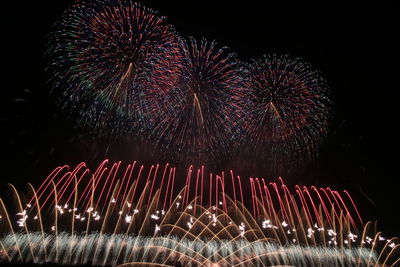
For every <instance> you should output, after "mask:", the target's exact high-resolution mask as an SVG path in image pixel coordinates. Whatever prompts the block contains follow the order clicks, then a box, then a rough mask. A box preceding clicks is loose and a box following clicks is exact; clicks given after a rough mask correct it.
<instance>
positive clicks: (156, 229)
mask: <svg viewBox="0 0 400 267" xmlns="http://www.w3.org/2000/svg"><path fill="white" fill-rule="evenodd" d="M160 230H161V229H160V226H158V225H157V224H156V228H155V229H154V233H157V232H158V231H160Z"/></svg>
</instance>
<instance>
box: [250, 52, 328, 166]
mask: <svg viewBox="0 0 400 267" xmlns="http://www.w3.org/2000/svg"><path fill="white" fill-rule="evenodd" d="M244 69H245V70H244V73H243V79H244V84H245V87H246V88H247V89H248V90H249V92H250V94H251V97H250V99H249V102H248V105H247V112H246V114H247V116H246V117H245V120H244V122H243V123H244V129H245V130H246V133H245V139H247V140H248V142H246V145H247V147H248V148H249V150H250V151H251V153H252V154H256V158H263V159H267V161H268V162H271V164H273V165H275V166H273V168H275V167H279V164H280V163H282V162H284V161H288V162H290V161H296V160H298V159H306V158H312V157H314V155H315V152H316V150H317V148H318V146H319V145H320V144H321V142H322V141H323V139H324V136H325V134H326V133H327V127H328V119H329V117H330V111H331V102H330V100H329V91H328V88H327V85H326V82H325V80H324V79H323V78H322V77H321V76H320V74H319V73H318V72H317V71H316V70H314V69H313V67H312V66H311V65H309V64H308V63H304V62H302V60H301V59H299V58H290V57H289V56H287V55H271V56H264V58H263V59H258V60H252V61H251V62H250V63H247V64H245V68H244Z"/></svg>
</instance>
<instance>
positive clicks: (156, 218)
mask: <svg viewBox="0 0 400 267" xmlns="http://www.w3.org/2000/svg"><path fill="white" fill-rule="evenodd" d="M150 218H152V219H153V220H158V219H160V217H158V216H157V215H155V214H151V215H150Z"/></svg>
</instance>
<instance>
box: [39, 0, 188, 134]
mask: <svg viewBox="0 0 400 267" xmlns="http://www.w3.org/2000/svg"><path fill="white" fill-rule="evenodd" d="M179 42H180V38H179V37H178V35H177V33H176V32H175V31H174V29H173V27H172V26H170V25H168V24H167V23H166V18H165V17H160V16H159V15H158V13H157V12H156V11H154V10H152V9H149V8H146V7H144V6H143V5H141V4H139V3H134V2H132V1H130V0H100V1H97V0H96V1H94V0H84V1H79V2H76V3H75V4H74V5H73V6H72V7H71V8H70V9H69V10H67V11H66V12H65V14H64V16H63V19H62V20H61V21H60V22H59V23H58V24H56V26H55V30H54V33H53V35H52V36H51V41H50V43H49V48H48V51H47V53H46V54H47V56H48V58H49V60H50V62H51V64H50V67H49V71H50V73H51V76H52V81H53V82H54V86H55V88H56V91H57V92H59V93H58V94H60V95H62V97H61V102H62V103H61V104H62V106H63V107H64V108H67V109H69V110H71V111H72V112H77V113H78V114H77V115H78V121H79V123H80V124H81V125H82V126H85V127H89V128H90V129H92V130H93V131H95V132H98V133H102V134H110V133H121V132H122V133H125V132H128V133H135V134H136V133H138V132H143V131H145V130H146V129H148V128H149V127H150V128H151V125H152V121H153V120H154V119H155V118H156V117H158V116H163V112H162V110H163V107H164V106H166V105H169V101H168V97H167V96H166V93H167V92H168V90H169V88H171V87H173V86H174V85H175V82H176V79H177V77H176V74H177V73H179V71H178V69H179V68H180V67H179V65H180V61H181V58H182V53H181V52H180V51H179V50H180V45H179Z"/></svg>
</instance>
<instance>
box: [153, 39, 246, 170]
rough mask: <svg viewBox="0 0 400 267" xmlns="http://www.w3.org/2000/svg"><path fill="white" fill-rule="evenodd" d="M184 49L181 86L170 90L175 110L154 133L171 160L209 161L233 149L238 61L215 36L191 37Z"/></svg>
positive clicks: (238, 87)
mask: <svg viewBox="0 0 400 267" xmlns="http://www.w3.org/2000/svg"><path fill="white" fill-rule="evenodd" d="M183 51H184V54H185V60H184V64H183V66H182V70H181V73H180V75H181V76H180V82H179V88H177V90H176V91H175V94H174V95H173V96H171V97H175V98H176V99H174V100H173V101H171V102H172V103H173V104H174V110H173V111H172V112H171V115H170V116H168V117H165V118H163V120H161V121H159V122H158V123H157V126H156V129H155V131H154V133H153V139H154V140H155V143H157V145H158V147H160V148H161V150H162V151H166V153H164V154H166V155H168V157H169V160H174V161H182V160H188V161H189V162H207V163H210V162H212V161H214V160H215V159H217V158H221V157H222V156H223V155H226V154H227V153H228V152H229V150H230V147H232V142H231V141H232V136H233V129H236V128H237V127H238V118H239V111H240V110H241V109H240V106H239V101H238V100H239V99H240V96H241V94H243V87H242V85H241V79H240V75H239V69H238V66H239V64H238V61H237V60H236V57H235V55H234V54H233V53H230V52H229V51H228V48H226V47H221V48H218V46H217V43H216V42H215V41H213V42H209V41H207V40H205V39H202V40H201V41H196V40H195V39H193V38H189V40H187V41H186V42H184V43H183ZM171 157H172V159H171Z"/></svg>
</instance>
